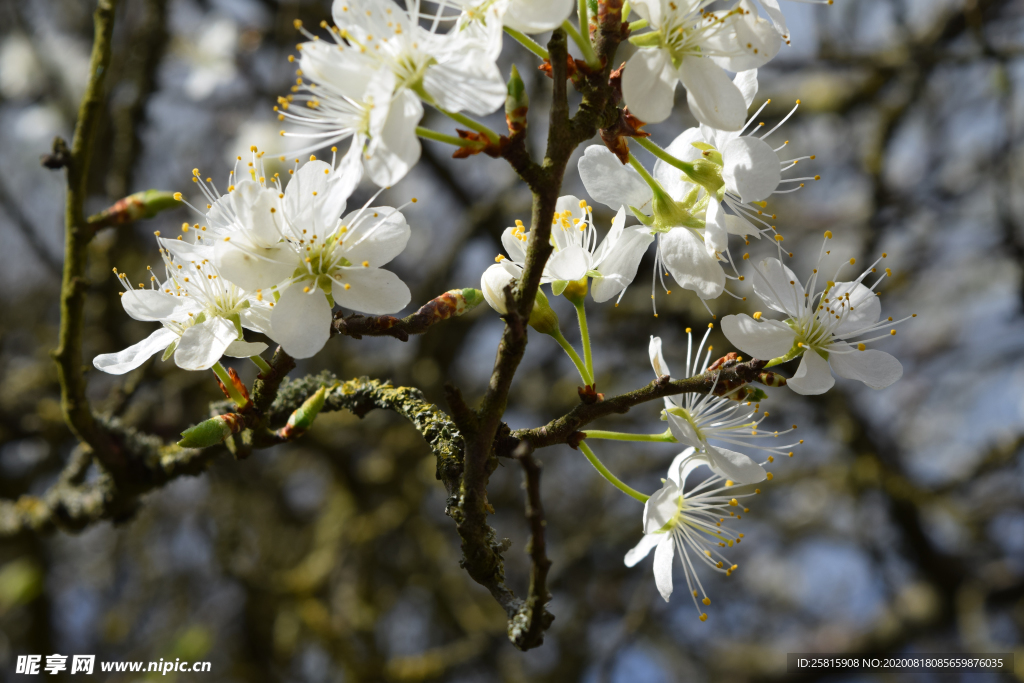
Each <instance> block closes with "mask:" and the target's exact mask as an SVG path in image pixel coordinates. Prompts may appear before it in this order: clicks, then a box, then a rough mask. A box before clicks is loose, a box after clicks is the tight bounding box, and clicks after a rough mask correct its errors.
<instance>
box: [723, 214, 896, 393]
mask: <svg viewBox="0 0 1024 683" xmlns="http://www.w3.org/2000/svg"><path fill="white" fill-rule="evenodd" d="M825 236H826V240H827V239H829V238H831V237H832V234H831V233H830V232H827V233H825ZM826 243H827V242H826ZM829 253H831V252H829V251H825V245H822V248H821V254H820V255H819V257H818V266H817V267H815V268H814V271H813V273H812V275H811V279H810V282H808V284H807V287H806V289H805V288H804V286H803V284H801V282H800V280H798V279H797V277H796V275H795V274H794V273H793V271H791V270H790V269H789V268H787V267H786V266H785V265H783V264H782V262H781V261H779V259H777V258H767V259H764V260H763V261H761V262H760V263H759V264H758V265H757V266H756V267H755V268H754V272H753V283H754V293H755V294H757V295H758V297H760V299H761V300H762V301H763V302H764V304H765V305H766V306H768V308H771V309H772V310H775V311H778V312H779V313H783V314H784V315H786V316H787V318H786V319H785V320H770V319H767V318H764V317H763V316H762V314H761V312H760V311H759V312H756V313H754V316H753V317H750V316H748V315H746V314H741V315H729V316H726V317H725V318H723V319H722V331H723V332H725V335H726V337H728V338H729V341H731V342H732V343H733V344H735V345H736V346H737V347H738V348H739V349H741V350H743V351H744V352H745V353H749V354H750V355H752V356H755V357H757V358H762V359H771V360H772V363H771V364H772V365H775V364H778V363H781V362H785V361H788V360H791V359H793V358H796V357H797V356H800V357H801V360H800V366H799V367H798V368H797V371H796V373H795V374H794V375H793V377H792V378H791V379H789V380H788V381H787V384H788V386H789V387H791V388H792V389H793V391H795V392H797V393H798V394H823V393H825V392H826V391H828V390H829V389H831V388H832V385H833V384H835V379H833V377H832V372H831V371H830V370H829V367H830V366H831V369H832V370H834V371H835V373H836V374H837V375H839V376H840V377H845V378H847V379H856V380H860V381H861V382H864V384H866V385H867V386H869V387H871V388H872V389H884V388H885V387H887V386H889V385H890V384H892V383H893V382H895V381H896V380H898V379H899V378H900V377H902V376H903V366H902V365H900V362H899V361H898V360H896V359H895V358H894V357H893V356H891V355H890V354H888V353H886V352H885V351H879V350H877V349H869V348H867V345H868V344H870V343H872V342H875V341H878V340H880V339H885V338H886V337H889V336H891V335H895V334H896V330H895V329H890V330H889V331H888V332H886V333H884V334H882V335H879V336H874V337H868V338H865V337H864V335H870V334H873V333H875V332H878V331H880V330H882V329H884V328H886V327H890V326H891V325H894V324H896V323H898V322H903V320H907V318H904V319H903V320H899V321H895V322H894V321H893V319H892V318H887V319H885V320H881V321H880V320H879V318H880V316H881V312H882V305H881V303H880V301H879V299H878V296H877V295H876V293H875V288H876V287H878V285H879V283H880V282H881V281H882V280H883V279H884V278H885V277H886V276H887V275H889V274H890V270H889V269H888V268H886V269H885V272H884V274H882V275H880V276H879V278H878V279H877V280H875V282H874V284H872V285H871V286H870V287H868V286H866V285H865V284H864V280H865V279H866V278H867V277H868V275H869V274H871V273H873V272H875V271H876V266H877V265H878V263H879V262H880V261H881V259H879V260H878V261H875V263H873V264H872V265H871V266H870V267H868V268H867V269H866V270H865V271H864V272H863V273H861V274H860V275H859V276H858V277H857V278H856V279H854V280H852V281H846V282H841V281H838V277H839V272H841V269H842V267H840V270H839V271H837V272H836V275H835V276H833V279H831V280H828V281H826V283H825V286H824V287H823V288H822V289H820V290H817V289H816V288H817V286H818V276H819V268H820V265H821V258H822V256H824V255H825V254H829ZM882 257H883V258H884V257H885V254H883V255H882ZM849 264H850V265H853V264H855V259H850V260H849ZM844 265H845V264H844ZM910 317H913V316H910ZM808 351H810V353H808Z"/></svg>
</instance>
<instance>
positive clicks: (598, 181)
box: [579, 145, 726, 300]
mask: <svg viewBox="0 0 1024 683" xmlns="http://www.w3.org/2000/svg"><path fill="white" fill-rule="evenodd" d="M579 172H580V178H581V179H582V180H583V185H584V187H586V189H587V193H588V194H589V195H590V196H591V197H592V198H593V199H594V201H596V202H600V203H602V204H604V205H606V206H608V207H610V208H612V209H614V210H616V211H618V210H620V209H621V207H623V206H628V207H629V208H630V209H632V210H634V213H636V214H639V215H642V214H645V213H647V212H651V213H652V214H653V231H654V232H655V233H657V239H658V245H657V249H656V252H655V267H654V278H655V282H654V283H652V290H653V286H654V285H655V284H656V282H657V281H658V280H659V279H660V280H662V286H664V280H663V274H664V273H665V271H668V273H669V274H671V275H672V277H673V279H675V281H676V282H677V283H678V284H679V286H680V287H682V288H683V289H688V290H690V291H692V292H694V293H696V294H697V296H699V297H700V298H701V299H702V300H706V299H715V298H717V297H718V296H719V295H721V294H722V292H723V291H724V290H725V280H726V276H725V271H724V270H722V266H721V264H720V263H719V260H720V258H721V257H720V256H719V255H717V254H716V250H715V248H714V245H711V246H709V245H708V244H707V233H706V231H704V230H701V229H699V228H696V227H692V226H697V225H701V224H702V223H703V221H702V219H701V217H700V213H701V210H702V209H705V208H706V206H707V203H708V201H707V198H706V196H705V197H704V198H703V199H697V196H698V192H699V188H697V187H696V186H693V185H690V186H689V188H690V189H689V190H688V193H689V194H688V196H684V195H680V194H677V192H676V191H677V190H680V189H682V187H683V186H682V184H681V183H680V182H679V181H678V178H679V171H678V170H677V169H674V168H671V167H669V166H668V165H664V166H660V167H655V174H654V180H655V181H656V182H657V183H658V184H659V185H661V186H662V189H661V190H660V191H661V193H662V196H660V197H659V196H657V195H656V194H655V192H654V190H653V189H652V188H651V187H650V185H648V184H647V182H645V181H644V179H643V178H642V177H641V176H640V174H639V173H637V171H636V170H635V169H633V168H632V167H631V166H624V165H623V164H622V163H621V162H620V161H619V159H618V157H616V156H615V154H613V153H612V152H611V151H610V150H609V149H608V148H607V147H605V146H603V145H591V146H590V147H587V149H586V150H585V151H584V154H583V156H582V157H581V158H580V161H579ZM681 200H688V201H690V202H691V206H692V211H690V212H687V211H685V210H680V207H679V206H678V202H680V201H681ZM665 206H668V207H669V209H670V210H669V211H664V212H663V211H662V208H663V207H665ZM684 222H688V223H689V225H683V224H682V223H684ZM666 289H667V288H666ZM651 298H652V299H653V298H654V293H653V291H652V294H651Z"/></svg>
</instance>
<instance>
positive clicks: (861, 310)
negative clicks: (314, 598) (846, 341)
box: [828, 282, 882, 338]
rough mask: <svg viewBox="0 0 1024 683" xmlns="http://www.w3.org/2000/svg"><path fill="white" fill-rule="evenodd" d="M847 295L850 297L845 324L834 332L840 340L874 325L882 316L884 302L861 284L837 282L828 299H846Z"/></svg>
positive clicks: (842, 323)
mask: <svg viewBox="0 0 1024 683" xmlns="http://www.w3.org/2000/svg"><path fill="white" fill-rule="evenodd" d="M847 294H849V295H850V300H849V302H848V304H847V307H848V310H847V312H846V314H845V316H844V318H843V322H841V323H839V325H838V326H837V327H836V328H835V329H834V330H833V334H834V335H836V336H837V337H840V338H842V337H846V336H849V335H852V334H856V333H857V332H859V331H860V330H862V329H864V328H866V327H870V326H871V325H874V324H875V323H877V322H878V319H879V318H880V317H881V315H882V302H881V301H879V299H878V297H877V296H876V295H875V293H874V292H872V291H871V290H870V289H868V288H867V287H865V286H864V285H863V284H862V283H860V282H837V283H836V285H835V287H833V288H832V289H831V290H830V291H829V293H828V298H829V300H830V301H831V300H836V299H840V298H843V299H845V298H846V295H847ZM837 310H838V309H837Z"/></svg>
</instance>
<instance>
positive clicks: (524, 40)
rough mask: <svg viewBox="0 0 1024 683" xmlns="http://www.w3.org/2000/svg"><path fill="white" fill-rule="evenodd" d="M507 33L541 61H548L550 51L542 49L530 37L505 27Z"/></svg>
mask: <svg viewBox="0 0 1024 683" xmlns="http://www.w3.org/2000/svg"><path fill="white" fill-rule="evenodd" d="M505 33H507V34H509V35H510V36H512V37H513V38H515V39H516V40H518V41H519V43H520V44H521V45H522V46H523V47H525V48H526V49H527V50H529V51H530V52H532V53H533V54H535V55H537V56H538V57H540V58H541V59H548V51H547V50H545V49H544V48H542V47H541V46H540V45H539V44H538V43H537V41H535V40H534V39H533V38H531V37H530V36H528V35H526V34H525V33H522V32H520V31H517V30H515V29H514V28H509V27H508V26H506V27H505Z"/></svg>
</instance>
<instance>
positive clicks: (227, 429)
mask: <svg viewBox="0 0 1024 683" xmlns="http://www.w3.org/2000/svg"><path fill="white" fill-rule="evenodd" d="M244 427H245V420H244V419H243V418H242V416H241V415H238V414H236V413H228V414H226V415H218V416H217V417H211V418H210V419H209V420H206V421H205V422H200V423H199V424H197V425H196V426H195V427H189V428H188V429H186V430H185V431H183V432H182V433H181V441H179V442H178V445H179V446H180V447H181V448H207V447H209V446H216V445H217V444H219V443H220V442H221V441H223V440H224V439H226V438H228V437H229V436H231V435H232V434H237V433H238V432H240V431H242V429H243V428H244Z"/></svg>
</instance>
